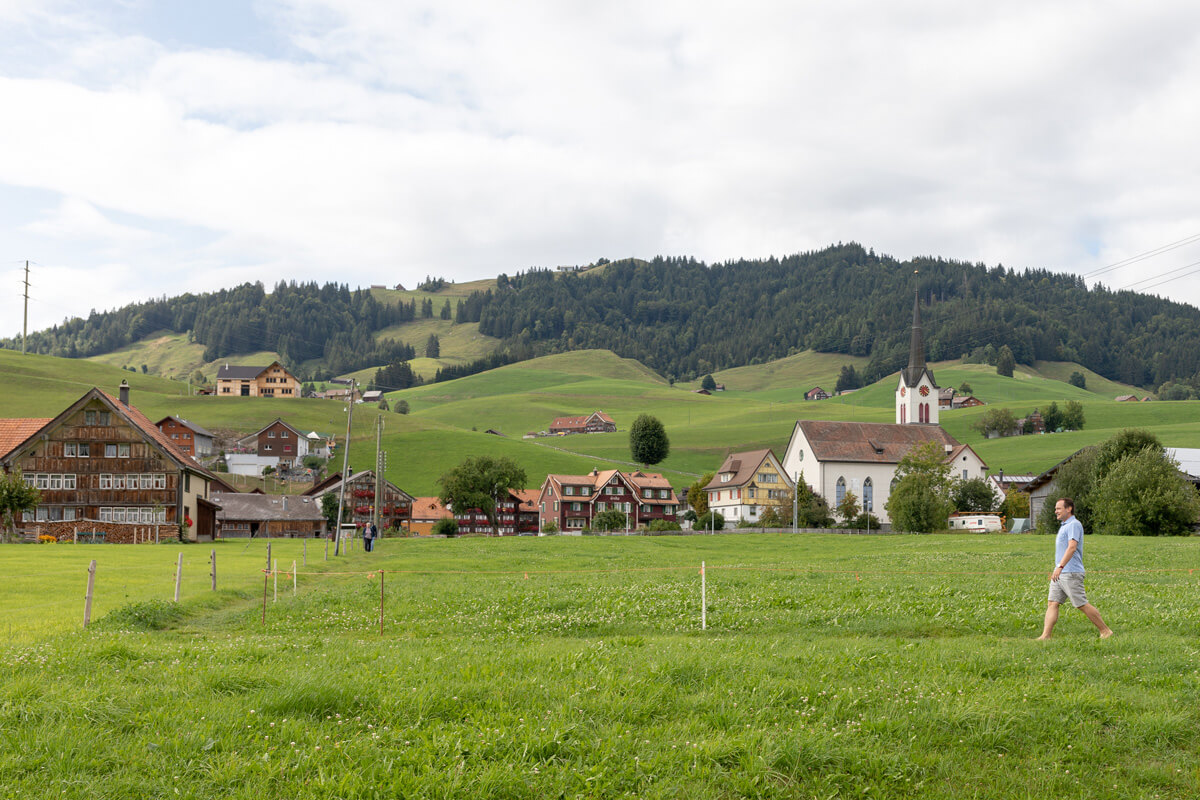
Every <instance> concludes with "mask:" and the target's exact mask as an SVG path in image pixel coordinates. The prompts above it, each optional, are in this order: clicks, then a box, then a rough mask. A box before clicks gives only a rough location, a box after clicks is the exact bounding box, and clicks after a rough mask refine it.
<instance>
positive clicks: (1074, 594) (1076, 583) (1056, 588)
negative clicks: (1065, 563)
mask: <svg viewBox="0 0 1200 800" xmlns="http://www.w3.org/2000/svg"><path fill="white" fill-rule="evenodd" d="M1068 600H1070V601H1071V605H1073V606H1075V608H1080V607H1081V606H1086V605H1087V593H1086V592H1084V591H1083V573H1082V572H1060V573H1059V575H1058V580H1056V581H1050V602H1051V603H1065V602H1067V601H1068Z"/></svg>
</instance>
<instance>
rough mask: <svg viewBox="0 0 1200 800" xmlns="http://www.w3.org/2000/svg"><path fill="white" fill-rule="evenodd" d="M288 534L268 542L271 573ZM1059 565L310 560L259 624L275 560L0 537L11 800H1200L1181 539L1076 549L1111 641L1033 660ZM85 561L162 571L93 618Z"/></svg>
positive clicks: (448, 557)
mask: <svg viewBox="0 0 1200 800" xmlns="http://www.w3.org/2000/svg"><path fill="white" fill-rule="evenodd" d="M298 547H299V545H298V543H296V542H284V543H280V542H276V543H274V547H273V555H274V556H275V557H276V558H277V560H278V562H279V564H280V568H281V569H284V568H285V567H284V565H285V564H286V565H287V568H288V569H290V564H291V560H292V559H293V558H296V557H297V553H298ZM1051 547H1052V543H1051V541H1050V540H1049V539H1047V538H1044V537H1032V536H1024V537H1016V536H873V537H844V536H788V535H734V534H729V535H718V536H693V537H660V538H623V537H622V538H616V537H614V538H590V537H589V538H567V537H561V538H558V537H556V538H549V539H528V538H519V539H504V540H495V539H492V540H485V539H462V540H385V541H383V542H382V544H381V548H380V550H379V551H378V552H376V553H374V554H370V555H368V554H365V553H363V552H361V550H359V549H353V550H351V552H350V553H349V554H348V555H346V556H345V557H342V558H339V559H336V560H331V561H330V562H325V561H323V560H322V559H321V558H320V556H318V557H317V558H315V559H314V556H313V547H312V544H311V543H310V549H309V562H310V568H309V569H307V570H303V569H302V570H300V572H301V573H302V574H300V575H299V576H298V580H297V582H298V590H297V593H296V594H295V595H294V596H293V595H292V593H291V583H290V581H284V580H283V579H282V576H281V581H280V586H281V591H280V594H279V599H278V601H273V599H272V598H271V597H269V598H268V603H267V609H266V622H265V624H264V622H263V613H262V591H263V585H264V576H263V574H262V572H261V571H260V570H261V568H262V566H263V565H264V564H265V543H263V542H259V541H254V542H241V543H231V542H226V543H221V544H219V545H218V546H217V547H216V549H217V551H218V565H219V570H220V569H221V566H222V565H228V569H227V570H225V572H224V573H222V572H220V571H219V576H220V575H221V574H227V575H228V576H229V583H228V585H227V586H226V587H225V588H222V589H219V591H218V592H216V593H213V592H212V591H211V590H209V589H208V588H207V586H206V585H205V584H204V583H203V581H198V582H197V583H194V584H193V583H188V582H187V580H185V586H184V591H183V596H184V599H183V602H182V603H181V604H180V606H179V607H175V606H174V604H172V603H170V602H164V598H167V597H169V592H170V591H172V590H173V577H174V565H175V563H176V558H177V553H178V552H179V550H180V548H179V547H163V546H159V547H153V546H146V547H124V548H122V547H114V546H91V547H85V546H66V545H55V546H44V547H40V546H13V547H5V548H0V567H2V568H3V571H4V574H6V575H10V576H16V575H23V576H24V577H22V578H20V579H19V581H18V580H17V579H16V578H12V579H11V580H9V581H6V582H5V584H6V585H0V611H4V612H5V614H4V617H0V624H3V622H4V621H5V620H6V619H7V620H8V623H9V625H11V626H12V627H11V628H10V631H11V633H10V636H11V637H12V640H10V643H9V644H8V645H7V646H5V647H3V648H0V737H2V741H3V742H4V745H3V746H2V747H0V787H2V788H0V796H6V797H23V798H43V797H44V798H49V797H68V798H83V797H162V796H176V792H178V796H181V797H222V798H225V797H233V798H251V797H253V798H265V797H290V798H291V797H294V798H310V797H311V798H329V797H339V798H342V797H345V798H368V797H397V798H398V797H440V798H450V797H529V798H534V797H537V798H541V797H689V798H691V797H701V798H706V797H712V798H724V797H872V796H875V797H920V798H926V797H931V798H942V797H945V798H964V797H989V798H990V797H995V798H1010V797H1034V796H1037V797H1079V798H1084V797H1086V798H1129V797H1138V798H1141V797H1145V798H1153V797H1161V798H1167V797H1171V798H1190V797H1194V796H1196V795H1197V792H1198V790H1200V771H1198V767H1197V765H1198V764H1200V752H1197V751H1198V750H1200V738H1198V737H1197V734H1196V731H1197V730H1198V729H1200V705H1198V704H1197V702H1196V701H1197V697H1198V694H1200V644H1198V642H1200V603H1197V599H1200V598H1198V590H1197V586H1198V584H1197V581H1198V580H1200V577H1198V576H1200V539H1181V540H1127V539H1117V538H1112V537H1101V536H1094V537H1089V539H1088V540H1087V544H1086V548H1087V551H1086V562H1087V565H1088V568H1089V578H1088V590H1089V593H1090V594H1091V596H1092V599H1093V601H1094V602H1095V603H1096V605H1098V606H1099V607H1100V608H1101V610H1102V611H1103V612H1104V615H1105V618H1106V620H1107V621H1108V622H1109V623H1110V624H1111V625H1112V626H1113V628H1114V629H1115V630H1116V632H1117V635H1116V636H1115V637H1114V638H1113V639H1110V640H1108V641H1103V642H1102V641H1100V640H1099V639H1098V638H1097V637H1096V635H1095V632H1094V629H1093V628H1092V627H1091V625H1090V624H1089V623H1088V622H1087V621H1086V620H1085V619H1084V618H1083V617H1082V615H1080V614H1077V613H1074V612H1070V613H1064V617H1063V619H1062V621H1061V622H1060V623H1059V626H1058V629H1057V634H1056V638H1055V639H1054V640H1052V641H1051V642H1048V643H1037V642H1034V641H1032V637H1034V636H1036V635H1037V633H1038V632H1039V630H1040V622H1041V615H1042V611H1043V610H1044V605H1045V591H1046V588H1045V572H1046V568H1047V566H1048V565H1049V562H1050V560H1051V559H1052V555H1053V554H1052V552H1051ZM211 549H212V548H210V547H208V546H204V547H197V546H194V545H192V546H186V547H184V548H182V550H183V552H184V554H185V574H186V570H187V567H186V565H187V564H189V563H192V561H193V560H195V561H197V562H203V560H204V559H207V556H208V552H209V551H210V550H211ZM92 557H95V558H97V560H98V561H99V562H100V564H101V569H104V565H105V564H109V565H110V567H109V571H110V572H112V573H114V574H121V572H122V571H121V570H119V569H117V568H118V567H123V568H124V574H126V575H135V574H145V575H147V576H150V577H148V578H147V579H146V580H144V581H143V582H142V583H141V584H138V585H135V583H134V582H133V580H132V579H130V580H129V581H128V582H126V583H125V584H124V586H125V593H126V596H127V597H126V599H123V600H122V601H121V602H119V603H115V604H114V605H112V606H110V607H109V609H108V612H107V613H106V614H103V615H100V619H99V620H98V621H97V622H96V623H94V625H93V626H92V627H91V628H89V629H88V630H87V631H80V630H78V620H77V619H76V614H75V608H73V607H72V606H76V607H78V608H80V609H81V603H82V598H81V594H82V592H81V589H82V583H81V582H80V580H79V577H78V573H79V568H80V566H81V565H83V566H84V568H86V560H87V559H90V558H92ZM701 561H704V562H705V563H706V565H707V570H706V579H707V601H708V605H707V621H708V626H709V627H708V630H705V631H701V630H700V575H699V566H700V562H701ZM137 567H140V568H141V569H140V570H139V569H135V568H137ZM38 568H44V569H40V575H39V574H35V573H38V572H39V569H38ZM381 572H382V580H383V601H384V602H383V604H384V631H383V634H382V635H380V632H379V606H380V580H381V578H380V574H381ZM161 573H168V574H169V578H168V579H166V580H164V579H163V577H162V574H161ZM98 574H101V573H98ZM201 577H205V579H206V576H204V575H202V576H201ZM267 582H268V585H269V586H270V579H268V581H267ZM285 587H286V588H285ZM272 588H273V587H272ZM59 595H63V596H65V597H67V598H68V599H67V600H63V601H62V611H61V614H60V611H59V610H57V609H58V606H57V605H56V604H55V602H49V601H48V602H47V604H46V605H45V611H44V612H43V614H42V618H43V621H44V624H43V625H42V626H41V627H40V628H36V629H29V628H22V627H21V623H20V622H15V623H14V622H12V621H11V620H12V617H14V616H15V617H17V619H18V620H22V619H25V618H26V617H27V616H28V612H27V610H26V611H22V612H21V613H19V614H14V613H12V609H14V608H24V609H28V607H29V606H30V605H31V604H34V605H36V604H37V603H38V602H39V601H40V600H42V599H45V598H50V597H56V596H59ZM272 596H273V591H272ZM148 599H149V600H150V602H146V601H147V600H148ZM68 600H69V602H68ZM14 640H15V641H14Z"/></svg>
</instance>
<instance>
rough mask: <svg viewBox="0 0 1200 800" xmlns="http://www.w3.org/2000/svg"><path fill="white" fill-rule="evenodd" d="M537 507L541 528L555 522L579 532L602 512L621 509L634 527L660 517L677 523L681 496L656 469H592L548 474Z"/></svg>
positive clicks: (566, 529) (567, 529) (561, 528)
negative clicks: (676, 493) (562, 473)
mask: <svg viewBox="0 0 1200 800" xmlns="http://www.w3.org/2000/svg"><path fill="white" fill-rule="evenodd" d="M537 507H538V520H539V527H545V526H546V525H547V524H550V523H553V524H554V525H557V526H558V529H559V530H560V531H578V530H583V529H585V528H591V526H592V520H593V519H594V518H595V517H596V515H597V514H599V513H601V512H603V511H620V512H622V513H624V514H626V515H627V517H628V519H629V527H630V528H631V529H632V528H640V527H643V526H645V525H648V524H650V523H651V522H653V521H655V520H659V519H662V520H668V521H670V522H675V521H676V520H675V517H676V515H677V513H678V510H679V498H678V497H677V496H676V495H675V490H674V489H672V488H671V484H670V482H669V481H668V480H667V479H666V478H664V477H663V476H662V475H661V474H659V473H657V472H643V471H641V470H636V471H634V472H621V471H619V470H615V469H612V470H604V471H600V470H592V471H591V472H589V473H588V474H586V475H547V476H546V480H545V482H544V483H542V489H541V492H540V493H539V494H538V500H537Z"/></svg>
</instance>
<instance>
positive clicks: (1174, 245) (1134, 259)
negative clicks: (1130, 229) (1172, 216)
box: [1080, 233, 1200, 280]
mask: <svg viewBox="0 0 1200 800" xmlns="http://www.w3.org/2000/svg"><path fill="white" fill-rule="evenodd" d="M1197 241H1200V233H1196V234H1193V235H1191V236H1187V237H1185V238H1183V239H1180V240H1179V241H1177V242H1171V243H1170V244H1164V245H1163V246H1162V247H1156V248H1154V249H1153V250H1147V251H1146V252H1144V253H1138V254H1137V255H1135V256H1130V257H1129V258H1125V259H1122V260H1120V261H1116V262H1114V263H1112V264H1109V265H1108V266H1106V267H1100V268H1099V269H1095V270H1092V271H1091V272H1087V273H1084V274H1083V275H1081V276H1080V277H1081V278H1083V279H1084V280H1087V279H1088V278H1093V277H1095V276H1097V275H1102V274H1104V273H1105V272H1108V271H1110V270H1114V269H1117V268H1118V267H1127V266H1129V265H1131V264H1136V263H1138V262H1139V261H1145V260H1146V259H1148V258H1153V257H1154V256H1157V255H1161V254H1163V253H1169V252H1170V251H1172V250H1177V249H1179V248H1180V247H1183V246H1185V245H1189V244H1192V243H1193V242H1197Z"/></svg>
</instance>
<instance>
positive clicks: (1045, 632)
mask: <svg viewBox="0 0 1200 800" xmlns="http://www.w3.org/2000/svg"><path fill="white" fill-rule="evenodd" d="M1056 622H1058V603H1055V602H1054V601H1050V602H1048V603H1046V621H1045V622H1044V623H1043V624H1042V635H1041V636H1039V637H1038V638H1037V640H1038V641H1039V642H1041V641H1045V640H1046V639H1049V638H1050V634H1051V633H1052V632H1053V631H1054V623H1056Z"/></svg>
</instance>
